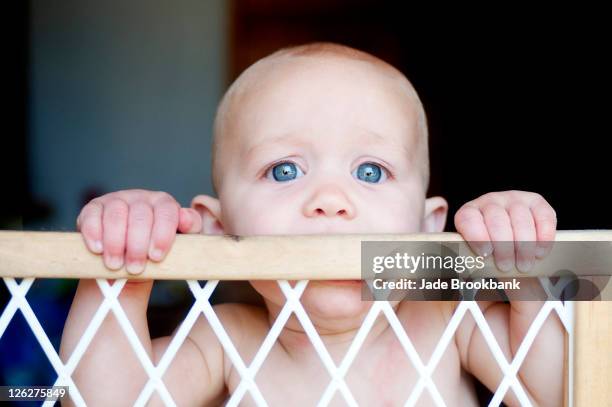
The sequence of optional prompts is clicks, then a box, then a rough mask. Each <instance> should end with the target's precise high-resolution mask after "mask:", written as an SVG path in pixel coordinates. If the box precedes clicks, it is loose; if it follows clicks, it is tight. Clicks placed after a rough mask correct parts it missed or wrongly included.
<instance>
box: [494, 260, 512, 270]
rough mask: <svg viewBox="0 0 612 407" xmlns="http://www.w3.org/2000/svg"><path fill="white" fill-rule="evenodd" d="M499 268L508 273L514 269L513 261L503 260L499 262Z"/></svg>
mask: <svg viewBox="0 0 612 407" xmlns="http://www.w3.org/2000/svg"><path fill="white" fill-rule="evenodd" d="M497 268H498V269H500V270H501V271H503V272H504V273H507V272H508V271H510V270H512V262H511V261H510V260H502V261H500V262H499V263H497Z"/></svg>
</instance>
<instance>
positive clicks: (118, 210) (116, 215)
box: [102, 199, 129, 270]
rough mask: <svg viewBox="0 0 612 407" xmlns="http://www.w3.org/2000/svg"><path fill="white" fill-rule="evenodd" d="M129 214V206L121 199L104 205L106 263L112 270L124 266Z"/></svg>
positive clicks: (103, 228)
mask: <svg viewBox="0 0 612 407" xmlns="http://www.w3.org/2000/svg"><path fill="white" fill-rule="evenodd" d="M128 214H129V207H128V204H127V203H126V202H125V201H123V200H121V199H112V200H110V201H108V202H107V203H106V204H105V205H104V213H103V215H102V230H103V245H104V263H105V264H106V267H108V268H109V269H111V270H118V269H120V268H121V267H122V266H123V254H124V252H125V235H126V230H127V221H128Z"/></svg>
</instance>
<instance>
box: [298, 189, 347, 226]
mask: <svg viewBox="0 0 612 407" xmlns="http://www.w3.org/2000/svg"><path fill="white" fill-rule="evenodd" d="M355 212H356V211H355V207H354V205H353V203H352V202H351V200H350V199H349V197H348V196H347V195H346V194H345V193H344V191H342V190H341V189H340V188H339V187H337V186H334V185H327V186H324V187H321V188H319V189H317V190H316V191H315V192H314V194H313V195H312V196H311V197H310V198H309V199H308V201H307V202H306V204H305V205H304V215H305V216H307V217H309V218H310V217H317V216H327V217H333V216H340V217H342V218H345V219H353V218H354V217H355Z"/></svg>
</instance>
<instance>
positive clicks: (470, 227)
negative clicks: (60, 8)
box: [455, 205, 493, 256]
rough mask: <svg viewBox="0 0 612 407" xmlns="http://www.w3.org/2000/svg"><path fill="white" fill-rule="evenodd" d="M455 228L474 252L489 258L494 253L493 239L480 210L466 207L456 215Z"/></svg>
mask: <svg viewBox="0 0 612 407" xmlns="http://www.w3.org/2000/svg"><path fill="white" fill-rule="evenodd" d="M455 228H456V229H457V232H459V233H460V234H461V236H462V237H463V239H464V240H465V241H467V242H468V244H469V245H470V247H471V248H472V250H474V252H476V253H478V254H479V255H481V256H488V255H489V254H491V253H492V252H493V246H492V245H491V242H490V240H491V238H490V237H489V232H487V227H486V226H485V223H484V218H483V216H482V213H481V212H480V209H478V208H476V207H473V206H468V205H464V206H463V207H462V208H461V209H459V210H458V211H457V213H456V214H455Z"/></svg>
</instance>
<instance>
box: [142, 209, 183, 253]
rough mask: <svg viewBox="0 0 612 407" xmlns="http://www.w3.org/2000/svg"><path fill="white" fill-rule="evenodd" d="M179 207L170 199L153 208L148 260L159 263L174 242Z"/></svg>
mask: <svg viewBox="0 0 612 407" xmlns="http://www.w3.org/2000/svg"><path fill="white" fill-rule="evenodd" d="M179 208H180V207H179V205H178V203H176V201H174V200H172V199H164V200H161V201H159V202H157V203H156V204H155V206H154V207H153V231H152V232H151V244H150V246H149V258H150V259H151V260H153V261H161V260H162V259H163V258H164V256H165V255H166V253H168V250H169V249H170V247H171V246H172V243H173V242H174V237H175V236H176V229H177V227H178V222H179Z"/></svg>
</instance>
